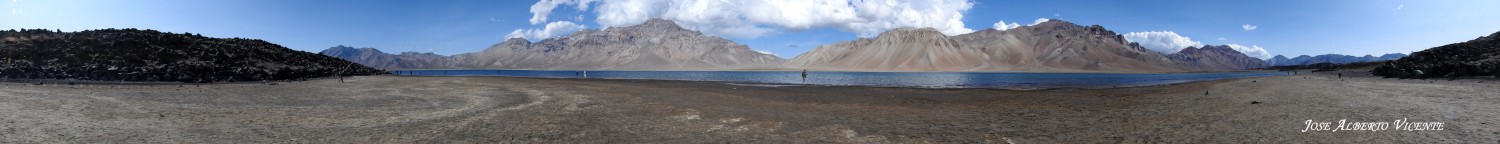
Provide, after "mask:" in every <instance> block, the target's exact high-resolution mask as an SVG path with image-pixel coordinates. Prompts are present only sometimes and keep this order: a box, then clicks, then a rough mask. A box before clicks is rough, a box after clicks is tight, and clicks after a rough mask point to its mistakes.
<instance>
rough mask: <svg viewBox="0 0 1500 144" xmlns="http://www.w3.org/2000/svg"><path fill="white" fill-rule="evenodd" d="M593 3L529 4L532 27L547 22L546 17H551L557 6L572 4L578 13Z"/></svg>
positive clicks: (548, 1) (547, 0)
mask: <svg viewBox="0 0 1500 144" xmlns="http://www.w3.org/2000/svg"><path fill="white" fill-rule="evenodd" d="M595 1H596V0H541V1H537V2H536V4H531V24H533V25H534V24H541V23H543V22H547V15H551V14H552V9H556V8H557V6H558V5H567V4H574V5H575V6H577V7H578V10H579V11H583V10H587V9H589V3H593V2H595Z"/></svg>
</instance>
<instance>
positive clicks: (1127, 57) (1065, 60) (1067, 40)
mask: <svg viewBox="0 0 1500 144" xmlns="http://www.w3.org/2000/svg"><path fill="white" fill-rule="evenodd" d="M1236 55H1237V56H1239V57H1245V56H1244V54H1242V53H1239V52H1237V51H1234V50H1228V51H1222V50H1218V49H1213V50H1211V51H1192V52H1190V53H1186V54H1182V56H1176V57H1181V58H1173V57H1169V56H1168V55H1167V54H1162V53H1159V52H1154V51H1150V50H1147V49H1145V48H1142V47H1140V46H1139V45H1137V44H1135V43H1130V42H1127V41H1125V40H1124V38H1123V37H1122V36H1120V35H1118V34H1116V33H1114V32H1112V31H1109V30H1107V29H1104V28H1103V27H1101V26H1098V25H1094V26H1080V25H1075V24H1073V23H1069V22H1066V21H1062V20H1051V21H1048V22H1044V23H1041V24H1038V25H1034V26H1023V27H1019V28H1014V29H1010V30H1005V31H1000V30H995V29H985V30H981V31H977V32H974V33H969V34H962V35H957V36H951V37H950V36H945V35H942V34H940V33H937V32H936V31H935V30H933V29H930V28H924V29H901V30H891V31H887V32H885V33H881V35H879V36H877V37H875V38H873V39H859V40H854V41H849V42H841V43H835V44H829V45H824V46H820V47H818V48H817V49H814V50H812V51H810V52H808V53H804V54H802V55H799V56H797V57H796V58H793V59H792V60H791V61H789V62H787V63H786V64H785V65H784V66H786V67H789V68H805V69H820V70H854V71H1031V72H1179V71H1205V70H1208V71H1212V70H1237V69H1246V68H1257V67H1262V66H1264V64H1263V62H1261V63H1255V62H1248V61H1257V62H1258V61H1259V60H1258V59H1253V58H1251V59H1242V58H1238V57H1234V58H1217V57H1216V56H1236ZM1221 59H1226V60H1221Z"/></svg>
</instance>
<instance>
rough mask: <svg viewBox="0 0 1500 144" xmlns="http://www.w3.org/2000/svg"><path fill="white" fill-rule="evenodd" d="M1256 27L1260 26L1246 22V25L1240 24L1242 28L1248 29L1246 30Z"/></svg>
mask: <svg viewBox="0 0 1500 144" xmlns="http://www.w3.org/2000/svg"><path fill="white" fill-rule="evenodd" d="M1256 27H1258V26H1255V25H1250V24H1245V25H1240V28H1243V29H1245V30H1246V31H1252V30H1255V28H1256Z"/></svg>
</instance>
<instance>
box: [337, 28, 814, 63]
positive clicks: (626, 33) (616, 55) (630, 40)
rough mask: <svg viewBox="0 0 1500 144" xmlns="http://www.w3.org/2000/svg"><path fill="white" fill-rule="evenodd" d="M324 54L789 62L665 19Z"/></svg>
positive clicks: (416, 59) (429, 59) (398, 58)
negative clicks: (421, 47)
mask: <svg viewBox="0 0 1500 144" xmlns="http://www.w3.org/2000/svg"><path fill="white" fill-rule="evenodd" d="M319 53H321V54H323V55H329V56H334V57H338V58H342V59H345V60H349V61H353V62H356V63H360V64H365V65H368V66H373V67H381V68H398V69H448V68H459V69H605V70H735V69H768V68H775V67H776V65H778V64H781V63H782V62H784V61H785V60H783V59H781V58H777V57H776V56H773V55H770V54H764V53H760V52H756V51H754V50H752V49H750V47H749V46H746V45H743V44H738V43H735V42H733V41H730V40H728V39H723V38H719V37H714V36H708V35H704V34H703V33H700V32H697V31H692V30H688V29H684V28H682V27H680V26H678V25H677V24H676V23H675V22H672V21H667V20H662V19H652V20H648V21H646V22H645V23H642V24H640V25H635V26H627V27H612V28H608V29H604V30H597V29H589V30H582V31H579V32H576V33H573V34H572V35H569V36H566V37H558V38H548V39H543V40H541V41H537V42H531V41H528V40H526V39H523V38H510V39H507V40H505V41H504V42H501V43H499V44H495V45H493V46H490V47H489V48H487V49H485V50H484V51H480V52H471V53H463V54H457V55H453V56H440V55H434V54H430V53H402V54H399V55H395V54H387V53H383V52H380V51H378V50H374V49H353V48H349V47H344V46H336V47H333V48H329V49H328V50H324V51H322V52H319Z"/></svg>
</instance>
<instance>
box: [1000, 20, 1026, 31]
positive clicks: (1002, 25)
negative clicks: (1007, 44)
mask: <svg viewBox="0 0 1500 144" xmlns="http://www.w3.org/2000/svg"><path fill="white" fill-rule="evenodd" d="M1016 27H1021V24H1016V23H1015V22H1011V23H1009V24H1007V23H1005V21H1000V22H996V23H995V30H1008V29H1013V28H1016Z"/></svg>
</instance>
